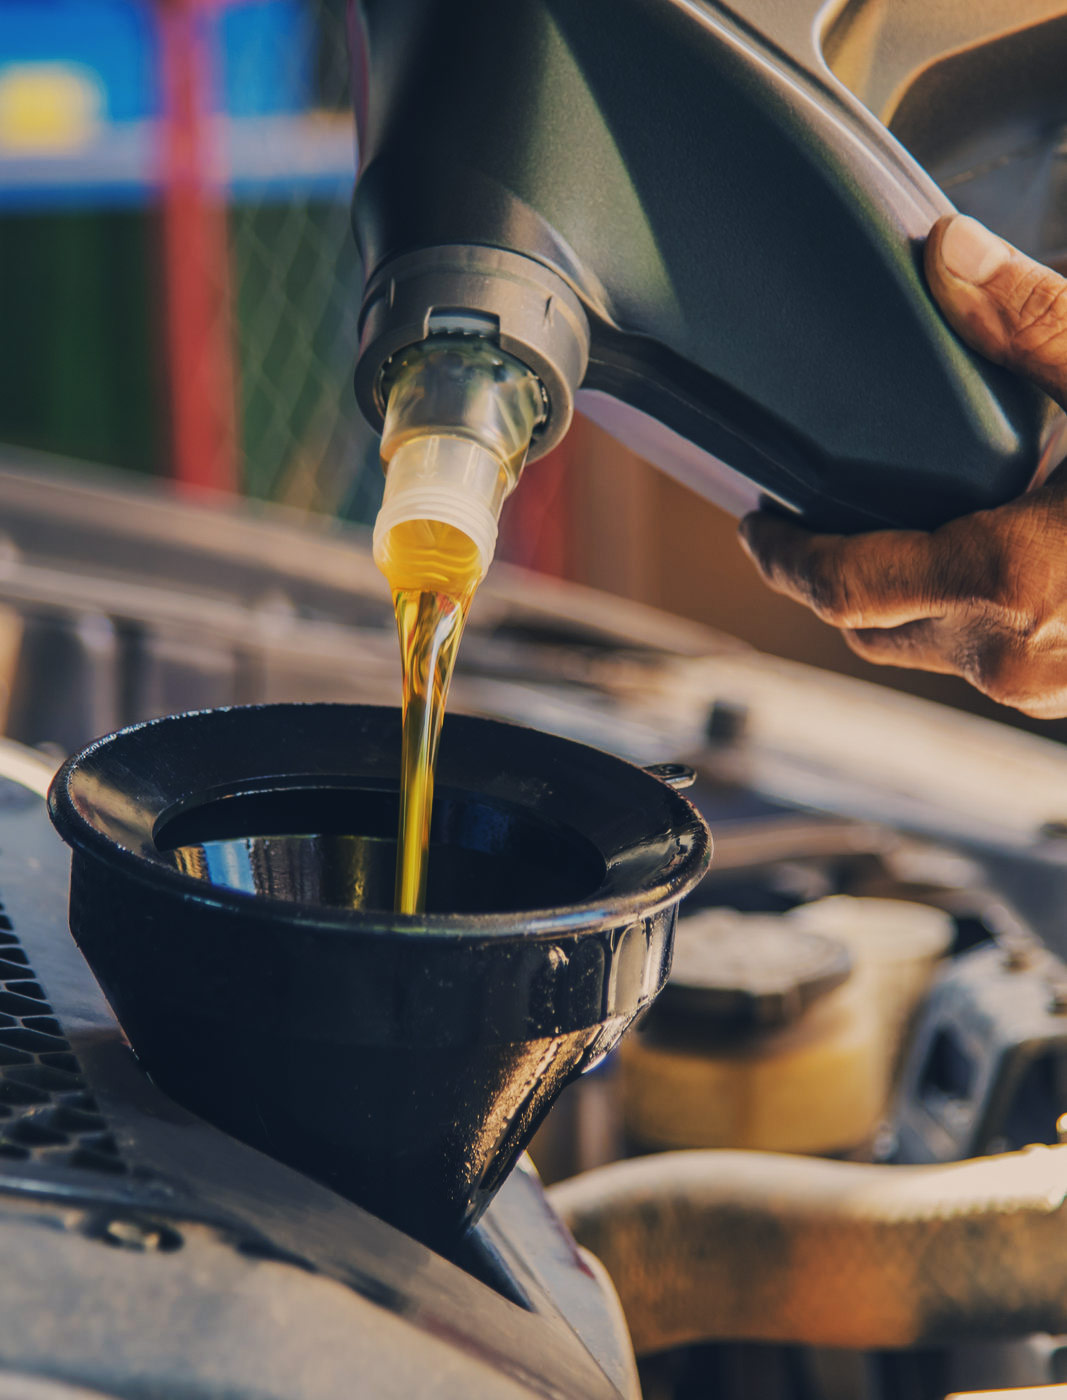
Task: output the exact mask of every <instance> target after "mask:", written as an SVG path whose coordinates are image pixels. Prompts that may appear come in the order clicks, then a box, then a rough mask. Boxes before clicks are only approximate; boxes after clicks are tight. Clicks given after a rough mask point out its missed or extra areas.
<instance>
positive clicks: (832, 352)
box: [353, 0, 1048, 529]
mask: <svg viewBox="0 0 1067 1400" xmlns="http://www.w3.org/2000/svg"><path fill="white" fill-rule="evenodd" d="M357 10H358V14H357V23H356V24H355V26H354V32H355V39H356V42H355V44H354V46H353V52H354V81H353V90H354V92H355V93H356V95H357V124H358V127H359V141H360V153H361V174H360V179H359V184H358V188H357V194H356V201H355V206H354V222H355V228H356V233H357V238H358V240H359V242H360V245H361V248H362V251H363V255H364V260H365V268H366V272H367V274H368V276H370V275H372V274H374V273H375V272H377V271H378V270H379V269H380V268H381V267H382V266H383V265H386V264H387V263H388V262H389V260H390V259H392V258H394V257H397V256H399V255H402V254H407V253H411V252H413V251H415V250H417V249H419V248H433V247H439V246H443V245H489V246H492V247H497V248H504V249H509V250H512V251H514V252H518V253H522V254H525V255H526V256H528V257H530V258H533V259H536V260H537V261H539V262H541V263H543V264H545V265H546V266H549V267H551V268H552V269H554V270H555V271H556V272H558V273H559V274H560V275H561V276H563V277H564V279H565V280H566V281H568V282H569V283H570V285H571V286H572V287H573V288H574V290H575V291H576V292H577V294H578V295H579V297H580V299H581V300H582V303H583V305H584V307H585V310H586V313H587V315H588V317H589V321H590V326H591V331H592V341H591V353H590V362H589V368H588V372H587V375H586V379H585V388H586V389H591V390H595V391H599V392H600V393H601V394H604V395H607V396H610V398H612V399H614V400H618V401H622V402H623V403H624V404H626V405H628V406H629V407H630V408H631V409H634V410H639V411H640V412H641V413H642V414H645V415H648V416H649V417H650V418H651V419H654V420H656V421H657V422H658V424H661V425H665V426H666V428H668V429H670V430H672V432H673V433H675V434H678V435H679V436H680V438H681V439H685V440H687V441H688V442H690V443H693V444H696V445H697V446H698V447H699V448H700V449H702V450H703V452H704V453H705V454H707V455H706V456H705V457H704V458H703V459H702V460H699V461H694V460H693V459H692V454H691V453H690V454H689V459H688V460H686V457H685V453H684V452H682V451H681V450H680V449H679V445H678V442H677V441H674V440H671V439H670V438H667V437H665V438H664V439H663V442H662V445H661V446H658V445H657V442H656V441H655V440H654V435H649V436H646V435H644V434H642V437H641V450H642V452H643V453H644V454H645V455H648V456H650V457H651V458H652V459H653V460H656V461H657V462H658V464H659V465H661V466H663V467H665V468H666V469H667V470H669V471H673V472H675V474H676V475H679V476H680V477H681V478H683V479H684V480H685V481H686V483H687V484H688V485H690V486H693V487H694V488H696V489H697V490H700V491H702V492H703V493H704V494H706V495H709V496H711V497H712V498H713V499H719V500H720V502H722V503H726V501H727V500H728V499H729V498H732V497H736V495H737V491H738V480H739V478H743V479H747V481H748V482H751V483H755V485H756V487H758V488H759V489H760V490H762V491H763V492H765V493H766V494H767V495H769V496H770V497H771V498H773V499H774V500H776V501H778V502H780V503H782V504H784V505H786V506H788V507H790V508H792V509H794V510H797V511H799V512H801V513H802V514H803V515H804V516H805V517H806V518H807V519H808V520H809V521H811V522H813V523H818V524H821V525H825V526H831V527H835V528H837V527H841V528H847V529H862V528H871V527H873V526H877V525H879V524H883V523H890V524H900V525H912V526H923V527H929V526H933V525H937V524H940V523H942V522H943V521H944V520H946V519H949V518H951V517H953V516H955V515H960V514H964V513H966V512H969V511H973V510H975V509H978V508H982V507H986V506H990V505H994V504H997V503H999V502H1001V501H1003V500H1006V499H1008V498H1010V497H1012V496H1015V495H1017V494H1019V493H1020V492H1021V491H1022V490H1023V489H1024V488H1025V487H1026V485H1027V484H1028V482H1029V481H1030V479H1031V477H1032V474H1033V472H1034V469H1035V466H1036V465H1037V461H1038V457H1039V452H1040V444H1041V440H1042V432H1043V428H1044V425H1045V423H1046V421H1047V413H1048V405H1047V402H1046V401H1045V400H1044V399H1043V398H1042V396H1041V395H1039V394H1038V393H1037V392H1036V391H1035V390H1033V389H1032V388H1031V387H1030V386H1028V385H1026V384H1023V383H1022V382H1020V381H1019V380H1017V379H1015V378H1013V377H1012V376H1010V375H1009V374H1007V373H1006V372H1005V371H1003V370H1001V369H998V368H996V367H995V366H993V365H991V364H989V363H987V362H984V361H981V360H980V359H979V358H978V357H976V356H974V355H972V354H971V353H970V352H969V351H968V350H967V349H965V347H964V346H963V345H962V344H961V343H960V341H959V340H958V339H957V338H956V337H955V336H954V334H953V333H952V332H951V331H950V330H949V329H948V327H947V325H946V324H945V322H944V321H943V319H942V318H941V316H940V314H939V312H938V310H937V308H936V306H935V305H934V303H933V301H932V299H931V297H930V295H929V293H928V291H927V289H926V286H925V283H924V280H923V277H922V272H921V243H922V240H923V239H924V238H925V236H926V234H927V233H928V231H929V229H930V227H931V225H932V224H933V223H934V221H935V219H936V218H937V217H938V216H939V215H940V214H942V213H945V212H947V211H948V210H950V209H951V205H950V203H949V201H948V200H947V199H946V198H945V196H944V195H943V194H942V192H941V191H940V190H939V189H938V188H937V186H936V185H935V184H934V182H933V181H932V180H931V179H929V177H928V176H927V175H926V174H925V173H924V172H923V170H922V169H921V167H920V166H919V165H917V164H916V163H915V161H913V160H912V159H911V157H910V156H908V154H907V153H906V152H905V151H904V149H903V148H902V147H901V146H900V145H898V143H897V142H896V141H895V140H894V138H893V137H892V136H890V135H889V133H888V132H887V131H886V130H885V128H884V127H883V126H882V125H881V124H880V123H879V122H877V121H876V120H875V119H874V118H873V117H872V116H871V115H870V113H869V112H867V111H866V110H865V108H863V106H862V105H861V104H860V103H859V101H858V100H856V99H855V98H854V97H853V96H852V94H851V93H849V92H848V91H847V90H846V88H845V87H844V86H843V84H841V83H840V82H839V81H838V80H837V79H836V78H835V77H834V75H833V74H832V73H831V72H830V70H829V68H828V67H826V65H825V63H824V62H823V60H822V57H821V55H820V53H819V51H818V34H819V26H818V24H817V22H816V19H815V17H814V16H813V15H809V14H808V13H807V12H806V11H805V12H804V13H803V16H802V18H803V22H802V23H798V22H796V21H797V14H796V12H795V7H790V6H789V5H784V6H771V5H766V4H762V5H758V4H755V3H753V0H749V3H747V4H746V3H740V4H736V5H732V6H730V7H729V8H728V7H727V6H725V5H720V4H717V3H714V0H581V3H580V4H578V3H574V0H509V2H508V3H507V4H506V5H505V4H500V3H499V2H498V0H470V3H464V4H461V5H457V4H455V3H454V2H453V0H361V3H360V4H359V5H358V7H357ZM750 11H751V12H752V13H751V18H749V14H748V12H750ZM791 14H792V18H791V17H790V16H791ZM746 21H747V22H746ZM609 416H610V415H609ZM619 431H621V432H627V431H631V432H632V431H636V428H635V427H634V426H633V424H631V425H630V428H629V429H627V427H626V425H625V424H623V425H622V426H621V427H620V428H619ZM731 473H734V474H738V475H736V476H735V475H731ZM756 494H757V493H756V492H755V491H753V493H752V496H751V499H752V500H753V501H754V500H755V498H756Z"/></svg>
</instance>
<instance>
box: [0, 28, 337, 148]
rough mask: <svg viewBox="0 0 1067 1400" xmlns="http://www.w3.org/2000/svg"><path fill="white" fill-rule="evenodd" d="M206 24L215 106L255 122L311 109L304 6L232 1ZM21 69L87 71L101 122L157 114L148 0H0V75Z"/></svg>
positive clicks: (310, 34)
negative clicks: (58, 66) (101, 97)
mask: <svg viewBox="0 0 1067 1400" xmlns="http://www.w3.org/2000/svg"><path fill="white" fill-rule="evenodd" d="M205 22H207V23H213V24H214V25H215V27H216V40H217V46H216V63H217V65H218V66H217V73H216V81H217V88H218V93H217V96H218V99H219V101H218V105H219V108H220V110H223V111H226V112H228V113H229V114H230V115H231V116H238V117H251V116H264V115H267V114H270V113H275V112H296V111H300V110H302V109H303V108H305V107H307V106H308V105H309V104H310V103H311V101H312V98H313V79H314V57H315V31H314V25H313V23H312V18H311V14H310V11H309V9H308V7H307V5H306V4H305V3H304V0H239V3H236V4H232V5H228V6H225V7H224V8H223V9H222V10H221V11H219V12H218V14H217V15H216V16H215V17H213V18H209V19H207V20H206V21H205ZM20 63H70V64H76V65H78V66H79V67H82V68H87V69H90V70H91V71H92V72H93V73H95V74H96V76H97V77H98V79H99V80H100V83H101V86H102V89H103V91H104V93H105V94H106V105H105V111H104V115H105V116H106V118H107V120H108V121H113V122H124V121H137V120H142V119H144V118H146V117H153V116H156V115H158V112H159V87H158V82H157V74H158V66H159V57H158V34H157V30H156V23H155V7H154V6H153V4H151V3H150V0H0V73H2V72H3V69H4V68H6V67H7V66H8V65H11V64H20Z"/></svg>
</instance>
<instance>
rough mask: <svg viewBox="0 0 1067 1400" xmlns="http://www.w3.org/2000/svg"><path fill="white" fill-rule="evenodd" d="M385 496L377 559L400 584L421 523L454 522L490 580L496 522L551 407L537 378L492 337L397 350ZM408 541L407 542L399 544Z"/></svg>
mask: <svg viewBox="0 0 1067 1400" xmlns="http://www.w3.org/2000/svg"><path fill="white" fill-rule="evenodd" d="M385 387H386V391H387V395H388V397H387V409H386V417H385V428H384V432H383V435H382V462H383V465H384V467H385V496H384V498H383V501H382V507H381V510H380V511H379V513H378V518H377V521H376V522H375V526H374V558H375V561H376V563H377V564H378V567H379V568H380V569H381V570H382V571H383V573H385V574H386V576H387V578H389V581H390V584H391V586H392V587H393V588H394V589H396V588H397V587H401V586H403V584H402V582H401V581H400V580H399V579H398V578H397V577H396V574H397V570H398V569H401V568H402V567H403V564H402V560H401V556H402V555H403V556H405V557H407V556H409V555H410V554H411V540H410V538H408V537H409V536H410V534H411V531H410V530H406V531H403V532H402V534H401V535H398V534H397V531H398V528H399V527H404V526H413V525H414V524H415V523H416V522H436V523H438V524H440V525H447V526H451V527H452V528H453V529H454V530H458V531H460V533H461V534H462V535H463V536H464V537H465V539H467V540H469V541H470V542H471V544H472V545H473V547H474V549H475V550H476V552H477V572H478V577H479V578H482V577H484V576H485V574H486V572H487V571H488V568H489V565H490V563H491V562H492V559H493V554H494V552H495V550H496V539H497V522H498V520H499V517H500V510H501V507H502V506H503V504H504V501H505V500H506V499H507V497H508V496H509V495H510V494H511V492H512V490H513V489H514V487H515V484H516V482H517V481H518V479H519V475H520V473H521V471H522V468H523V464H524V463H525V460H526V454H527V451H528V450H529V446H530V440H531V438H532V436H533V434H534V431H535V429H536V428H537V426H538V424H539V423H541V422H542V421H543V418H544V413H545V406H544V397H543V394H542V391H541V384H540V381H539V380H538V378H537V376H536V375H535V374H533V373H532V372H531V371H530V370H529V369H527V367H526V366H525V365H523V364H520V362H519V361H518V360H516V359H514V358H513V357H512V356H510V355H508V354H505V353H504V352H503V351H501V350H499V349H498V348H497V347H496V346H495V345H493V344H492V343H491V342H490V341H488V340H484V339H482V338H480V337H472V336H455V335H450V336H440V337H435V338H431V339H430V340H426V341H423V342H422V343H421V344H419V345H416V346H413V347H411V349H410V350H408V351H406V352H404V353H403V354H402V355H400V356H398V357H396V362H395V363H394V365H392V366H390V367H389V372H388V378H387V380H386V386H385ZM401 540H402V541H403V543H404V546H405V547H404V549H403V550H401V549H399V548H398V545H399V543H400V542H401Z"/></svg>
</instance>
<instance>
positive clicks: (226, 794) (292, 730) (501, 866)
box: [51, 705, 709, 1246]
mask: <svg viewBox="0 0 1067 1400" xmlns="http://www.w3.org/2000/svg"><path fill="white" fill-rule="evenodd" d="M399 752H400V731H399V713H398V712H397V711H394V710H390V709H380V708H374V707H369V706H368V707H364V706H341V705H275V706H263V707H257V708H248V709H233V710H217V711H205V712H201V713H199V714H192V715H185V716H177V717H172V718H169V719H164V720H157V721H153V722H151V723H149V724H143V725H137V726H134V727H132V728H130V729H127V730H123V731H121V732H120V733H118V734H116V735H112V736H110V737H108V738H105V739H102V740H99V741H97V742H96V743H95V744H93V745H91V746H90V747H89V748H88V749H86V750H85V751H84V752H83V753H82V754H80V755H78V756H76V757H75V758H73V759H71V760H70V761H69V762H68V763H67V764H66V765H65V766H64V768H63V769H62V770H61V771H60V773H59V775H58V776H57V778H56V782H55V784H54V785H53V789H52V794H51V810H52V815H53V820H54V821H55V823H56V826H57V827H58V828H59V830H60V833H61V834H62V835H63V837H64V839H65V840H66V841H67V842H68V843H69V844H70V845H72V846H73V848H74V859H73V865H72V875H71V909H70V915H71V930H72V932H73V934H74V936H75V938H76V940H77V941H78V944H79V946H80V947H81V949H82V951H83V952H84V954H85V956H86V958H87V959H88V961H89V963H90V965H91V966H92V967H93V970H94V971H95V972H96V974H97V976H98V978H99V979H100V982H101V985H102V986H103V988H104V990H105V992H106V994H107V996H108V999H109V1000H110V1002H111V1004H112V1005H113V1007H114V1008H115V1011H116V1014H117V1015H118V1018H119V1020H120V1022H121V1023H122V1025H123V1028H124V1030H125V1031H126V1033H127V1034H128V1036H129V1038H130V1041H131V1043H132V1044H133V1046H134V1048H135V1049H136V1051H137V1053H138V1055H139V1056H140V1057H141V1059H142V1061H143V1062H144V1064H145V1066H146V1068H147V1069H148V1070H149V1072H150V1073H151V1074H152V1076H153V1077H154V1078H155V1079H156V1080H157V1082H158V1083H159V1084H160V1086H161V1087H162V1088H164V1089H166V1090H167V1092H169V1093H170V1094H172V1095H173V1097H174V1098H176V1099H178V1100H179V1102H181V1103H184V1104H185V1105H186V1106H187V1107H189V1108H192V1109H193V1110H194V1111H196V1112H198V1113H200V1114H202V1115H203V1116H204V1117H205V1118H207V1119H209V1120H210V1121H212V1122H214V1123H216V1124H218V1125H219V1126H220V1127H223V1128H225V1129H226V1130H227V1131H229V1132H231V1133H233V1134H234V1135H235V1136H237V1137H240V1138H242V1139H243V1140H244V1141H246V1142H249V1143H251V1144H252V1145H253V1146H256V1147H259V1148H261V1149H262V1150H264V1151H266V1152H269V1153H271V1154H272V1155H273V1156H275V1157H277V1158H279V1159H280V1160H282V1161H284V1162H286V1163H288V1164H289V1165H291V1166H295V1167H297V1168H299V1169H300V1170H303V1171H305V1172H307V1173H308V1174H309V1175H311V1176H313V1177H315V1178H317V1179H319V1180H321V1181H323V1182H325V1183H326V1184H328V1185H331V1186H333V1187H334V1188H335V1189H337V1190H339V1191H341V1192H342V1193H343V1194H345V1195H348V1196H349V1197H350V1198H351V1199H353V1200H356V1201H358V1202H359V1203H360V1204H362V1205H365V1206H367V1207H368V1208H370V1209H371V1210H373V1211H374V1212H375V1213H376V1214H379V1215H381V1216H382V1217H383V1218H385V1219H387V1220H389V1221H390V1222H391V1223H393V1224H397V1225H399V1226H400V1227H401V1228H403V1229H405V1230H406V1231H408V1232H409V1233H411V1234H414V1235H416V1236H418V1237H420V1238H422V1239H424V1240H426V1241H428V1242H431V1243H433V1244H435V1245H441V1246H446V1245H447V1244H448V1243H449V1242H450V1241H452V1240H454V1239H455V1237H456V1236H457V1234H458V1233H460V1232H461V1231H462V1230H463V1229H465V1228H466V1227H467V1226H468V1225H469V1224H471V1223H472V1222H473V1221H474V1220H476V1219H477V1217H478V1215H479V1213H480V1212H481V1210H482V1209H483V1208H484V1206H485V1204H486V1202H487V1201H488V1200H489V1198H490V1197H491V1195H492V1193H493V1191H494V1190H495V1189H496V1187H497V1186H498V1185H499V1184H500V1182H501V1181H502V1180H503V1178H504V1176H505V1175H506V1173H507V1171H508V1170H509V1169H510V1167H511V1166H512V1164H513V1163H514V1161H515V1159H516V1157H517V1156H518V1154H519V1153H520V1152H521V1150H522V1149H523V1147H524V1146H525V1145H526V1143H527V1141H528V1140H529V1137H530V1135H531V1133H532V1132H533V1130H534V1129H535V1127H536V1126H537V1123H538V1122H539V1121H540V1119H541V1117H542V1116H543V1114H544V1113H545V1112H546V1111H547V1108H548V1107H549V1106H550V1104H551V1102H552V1100H553V1099H554V1097H555V1096H556V1094H557V1093H558V1092H559V1090H560V1089H561V1088H562V1087H563V1086H564V1085H565V1084H566V1083H567V1082H568V1081H569V1080H570V1079H571V1078H573V1077H574V1076H575V1075H576V1074H578V1073H580V1072H581V1071H582V1070H583V1069H585V1068H588V1067H589V1066H591V1065H592V1064H595V1063H596V1062H597V1061H598V1060H599V1059H600V1058H601V1057H602V1056H603V1055H604V1054H606V1053H607V1051H608V1050H610V1049H611V1047H612V1046H613V1045H614V1044H615V1043H616V1041H617V1040H618V1038H619V1036H620V1035H621V1034H622V1032H623V1030H624V1029H625V1028H626V1026H627V1025H628V1024H629V1022H630V1021H631V1020H632V1019H633V1017H634V1016H635V1015H636V1014H637V1013H638V1012H639V1011H641V1010H642V1009H643V1007H644V1006H646V1005H647V1004H648V1002H649V1001H650V1000H651V998H652V997H654V996H655V995H656V993H657V992H658V991H659V989H660V987H661V986H662V984H663V982H664V980H665V979H666V976H667V973H668V971H669V966H670V948H671V939H672V935H673V929H674V922H675V915H676V908H677V902H678V900H679V899H680V898H681V896H682V895H683V894H684V893H685V892H686V890H688V889H689V888H690V887H691V886H692V885H693V884H694V883H695V882H696V881H697V880H698V879H699V878H700V876H701V874H702V873H703V872H704V870H705V869H706V866H707V861H708V856H709V839H708V835H707V831H706V828H705V826H704V824H703V822H702V820H701V818H700V817H699V816H698V815H697V813H696V812H695V810H694V809H693V808H692V807H691V806H690V805H689V803H688V802H687V801H686V800H685V799H684V798H683V797H681V796H680V795H679V794H678V793H676V792H674V791H672V790H671V789H670V788H668V787H667V786H666V785H665V784H663V783H661V782H659V781H658V780H657V779H655V778H653V777H651V776H649V775H648V774H647V773H644V772H643V771H642V770H640V769H638V768H634V767H632V766H631V765H630V764H627V763H624V762H623V761H621V760H619V759H616V758H613V757H611V756H609V755H607V754H604V753H601V752H599V751H598V750H595V749H590V748H587V747H585V746H584V745H579V744H575V743H572V742H570V741H567V740H563V739H557V738H553V737H551V736H549V735H545V734H541V733H538V732H536V731H533V730H529V729H523V728H520V727H518V726H512V725H505V724H500V723H497V722H493V721H488V720H478V719H470V718H467V717H465V716H456V715H453V716H450V717H449V718H448V720H447V721H446V724H445V729H444V735H443V738H442V744H441V754H440V763H439V781H440V786H441V791H442V795H443V801H442V804H441V807H440V809H439V813H438V820H437V823H436V825H435V833H434V835H435V841H434V845H433V848H432V855H431V869H433V868H434V866H435V865H436V866H438V867H441V866H444V867H449V866H451V865H454V866H455V869H456V870H457V871H459V872H461V874H462V880H461V881H457V877H456V876H455V875H454V874H452V875H450V874H447V873H446V875H445V876H444V877H443V879H442V878H440V877H439V880H438V885H437V892H438V893H437V897H438V902H439V903H440V902H445V903H449V904H453V903H454V902H456V901H460V900H462V901H463V903H465V904H466V905H467V906H468V907H469V910H470V912H466V913H457V912H430V913H428V914H427V915H425V916H422V917H402V916H398V915H395V914H393V913H392V912H390V911H389V910H388V908H378V909H375V908H373V907H358V908H347V907H343V905H342V902H341V896H342V895H347V897H352V898H360V899H363V900H365V901H368V902H369V904H370V905H371V906H372V905H373V904H375V903H377V904H379V905H382V904H387V903H388V900H387V898H386V893H385V892H387V891H388V887H389V881H390V876H391V870H392V861H393V845H392V842H391V839H390V838H389V837H388V836H387V834H386V833H387V832H388V830H389V829H390V824H391V822H392V820H393V818H394V816H395V805H396V772H397V766H398V758H399ZM316 813H318V814H320V816H321V821H320V822H316V821H315V820H314V819H315V816H316ZM316 827H317V828H318V829H316ZM279 838H280V839H279ZM209 847H211V848H214V849H213V850H212V851H210V852H209V851H208V848H209ZM209 854H210V855H212V856H213V857H214V861H212V860H209V859H208V855H209ZM183 865H184V867H185V868H184V869H183V868H182V866H183ZM354 871H357V872H358V871H364V872H366V874H367V878H366V879H365V880H364V881H363V883H362V885H360V884H359V881H358V880H356V879H354V876H353V872H354ZM490 871H491V872H492V873H491V874H489V875H487V874H486V872H490ZM190 872H195V873H190ZM205 877H206V878H205ZM249 878H252V880H253V884H252V886H251V892H250V888H249V886H248V884H247V881H248V879H249ZM431 879H434V876H431ZM471 879H473V880H475V881H477V880H479V879H481V880H482V883H481V885H480V887H479V888H480V891H481V892H480V893H479V892H478V891H475V892H473V893H472V894H471V896H470V898H469V899H468V898H466V896H465V894H464V888H465V885H464V883H463V882H465V881H467V880H471ZM243 884H244V886H245V887H244V888H242V885H243ZM539 888H543V889H544V890H545V891H547V892H549V893H550V894H551V895H552V896H553V897H554V898H556V899H557V900H558V901H559V902H556V903H554V904H553V903H551V902H546V903H543V904H538V903H536V902H535V901H534V898H533V897H534V896H535V895H536V893H537V891H538V889H539ZM309 895H310V896H312V897H311V898H309Z"/></svg>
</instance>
